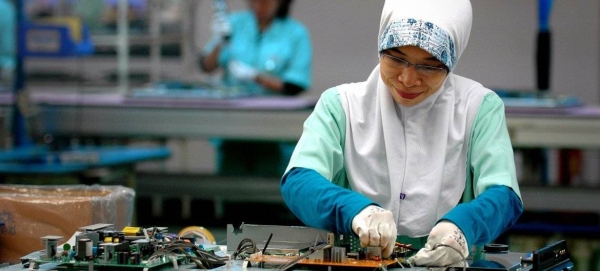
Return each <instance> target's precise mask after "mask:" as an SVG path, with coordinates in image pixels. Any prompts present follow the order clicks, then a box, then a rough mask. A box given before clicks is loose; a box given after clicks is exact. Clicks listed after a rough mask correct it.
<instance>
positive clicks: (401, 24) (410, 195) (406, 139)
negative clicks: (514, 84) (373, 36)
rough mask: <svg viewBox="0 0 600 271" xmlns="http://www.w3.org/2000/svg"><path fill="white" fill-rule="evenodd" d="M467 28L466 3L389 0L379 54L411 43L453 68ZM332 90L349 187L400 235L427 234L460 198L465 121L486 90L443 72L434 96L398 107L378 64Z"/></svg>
mask: <svg viewBox="0 0 600 271" xmlns="http://www.w3.org/2000/svg"><path fill="white" fill-rule="evenodd" d="M470 29H471V4H470V2H469V1H468V0H452V1H449V0H388V1H386V2H385V5H384V7H383V13H382V16H381V25H380V31H379V33H380V37H379V43H378V44H379V48H378V49H379V51H381V50H385V49H388V48H392V47H398V46H404V45H415V46H418V47H420V48H422V49H424V50H426V51H428V52H429V53H431V54H432V55H434V56H435V57H438V58H439V60H440V61H442V62H443V63H445V64H446V65H447V66H448V68H449V69H450V70H452V69H453V68H454V67H455V66H456V61H457V60H458V58H459V56H460V54H461V53H462V51H463V50H464V48H465V46H466V44H467V41H468V38H469V32H470ZM338 89H339V93H340V100H341V103H342V107H343V108H344V112H345V114H346V141H345V146H344V155H345V161H344V162H345V168H346V173H347V176H348V181H349V183H350V186H351V188H352V189H353V190H355V191H358V192H360V193H362V194H363V195H365V196H367V197H369V198H371V199H372V200H374V201H375V202H377V203H379V204H381V205H382V207H384V208H386V209H388V210H390V211H392V213H394V216H395V218H396V224H397V227H398V234H400V235H408V236H411V237H420V236H425V235H427V234H428V233H429V231H430V230H431V228H432V227H433V226H434V225H435V222H436V221H437V220H438V219H439V218H441V217H442V216H443V215H445V214H446V213H447V212H448V211H449V210H450V209H451V208H453V207H454V206H456V204H457V203H458V202H459V200H460V198H461V196H462V193H463V191H464V187H465V181H466V176H467V175H466V174H467V168H466V159H467V150H468V145H469V144H468V142H469V136H470V131H471V124H472V121H473V119H474V116H475V112H476V109H477V108H476V107H478V106H479V104H480V102H481V99H482V98H483V95H484V93H487V92H485V91H479V90H481V89H483V87H482V86H481V85H480V84H477V83H475V82H473V81H471V80H468V79H465V78H462V77H460V76H457V75H454V74H453V73H449V74H448V76H447V78H446V80H445V81H444V84H443V85H442V87H441V89H440V90H439V91H437V92H436V93H434V94H432V95H430V96H429V97H427V98H426V99H425V100H423V101H422V102H421V103H419V104H417V105H414V106H402V105H400V104H398V103H396V102H395V101H394V99H393V97H392V96H391V94H390V92H389V91H388V89H387V87H386V85H385V84H384V83H383V81H382V80H381V77H380V71H379V66H377V67H375V69H374V70H373V72H372V73H371V75H370V76H369V78H368V79H367V80H366V81H365V82H361V83H355V84H346V85H342V86H339V87H338ZM472 105H476V107H473V106H472Z"/></svg>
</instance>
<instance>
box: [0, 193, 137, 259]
mask: <svg viewBox="0 0 600 271" xmlns="http://www.w3.org/2000/svg"><path fill="white" fill-rule="evenodd" d="M134 198H135V191H134V190H133V189H131V188H128V187H124V186H100V185H91V186H87V185H52V186H41V185H0V221H2V222H4V224H5V225H4V226H0V263H18V262H19V261H20V260H19V258H21V257H22V256H24V255H27V254H29V253H31V252H33V251H37V250H41V249H43V244H42V241H41V239H40V238H41V237H43V236H46V235H58V236H63V237H64V240H62V241H63V242H66V241H67V240H68V239H69V237H71V235H73V234H74V233H75V231H77V230H78V229H79V228H80V227H83V226H88V225H92V224H97V223H108V224H114V226H115V229H122V228H123V227H125V226H130V223H131V221H132V218H133V206H134Z"/></svg>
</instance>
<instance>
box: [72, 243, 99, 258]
mask: <svg viewBox="0 0 600 271" xmlns="http://www.w3.org/2000/svg"><path fill="white" fill-rule="evenodd" d="M93 244H94V242H93V241H92V240H91V239H87V238H82V239H79V240H78V241H77V249H76V251H77V253H76V254H75V256H76V257H77V258H79V259H91V258H93V251H92V247H93Z"/></svg>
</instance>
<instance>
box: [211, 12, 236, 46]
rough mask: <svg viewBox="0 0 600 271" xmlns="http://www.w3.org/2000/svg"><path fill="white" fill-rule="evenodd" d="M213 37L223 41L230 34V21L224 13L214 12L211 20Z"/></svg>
mask: <svg viewBox="0 0 600 271" xmlns="http://www.w3.org/2000/svg"><path fill="white" fill-rule="evenodd" d="M211 31H212V35H213V37H215V38H217V39H218V40H219V41H225V40H227V39H228V38H229V37H230V36H231V23H230V22H229V19H228V18H227V14H226V13H215V14H214V15H213V17H212V21H211Z"/></svg>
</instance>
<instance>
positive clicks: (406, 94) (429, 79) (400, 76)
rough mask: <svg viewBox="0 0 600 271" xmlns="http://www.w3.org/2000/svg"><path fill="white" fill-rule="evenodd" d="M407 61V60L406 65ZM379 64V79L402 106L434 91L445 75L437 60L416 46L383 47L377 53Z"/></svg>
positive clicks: (440, 84) (445, 69)
mask: <svg viewBox="0 0 600 271" xmlns="http://www.w3.org/2000/svg"><path fill="white" fill-rule="evenodd" d="M407 62H408V63H410V64H408V66H407V65H406V63H407ZM379 64H380V72H381V79H382V80H383V82H384V83H385V85H386V86H387V88H388V90H389V91H390V93H391V94H392V97H394V100H395V101H396V102H397V103H399V104H401V105H406V106H413V105H417V104H419V103H421V102H422V101H423V100H425V99H426V98H427V97H429V96H431V95H432V94H434V93H436V92H437V91H438V90H440V88H441V87H442V84H443V83H444V79H446V76H447V75H448V72H447V68H446V66H445V65H444V64H443V63H442V62H441V61H439V60H437V59H436V58H435V57H433V56H432V55H431V54H430V53H429V52H427V51H425V50H423V49H421V48H419V47H416V46H401V47H396V48H391V49H388V50H385V51H383V52H382V55H381V56H380V57H379ZM415 65H417V66H415Z"/></svg>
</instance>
